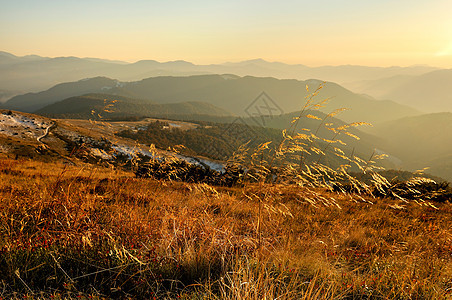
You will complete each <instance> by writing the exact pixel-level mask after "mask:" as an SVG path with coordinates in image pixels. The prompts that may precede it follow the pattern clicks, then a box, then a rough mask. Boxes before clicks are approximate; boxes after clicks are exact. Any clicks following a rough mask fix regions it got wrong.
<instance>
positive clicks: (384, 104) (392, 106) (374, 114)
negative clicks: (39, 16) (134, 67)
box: [3, 75, 419, 122]
mask: <svg viewBox="0 0 452 300" xmlns="http://www.w3.org/2000/svg"><path fill="white" fill-rule="evenodd" d="M322 84H323V83H322V82H321V81H318V80H307V81H299V80H295V79H290V80H289V79H284V80H282V79H276V78H270V77H267V78H262V77H251V76H245V77H239V76H236V75H197V76H182V77H173V76H163V77H150V78H147V79H143V80H141V81H134V82H120V81H118V80H113V79H109V78H105V77H96V78H90V79H84V80H80V81H76V82H68V83H63V84H59V85H56V86H54V87H52V88H50V89H48V90H46V91H42V92H39V93H28V94H25V95H19V96H15V97H13V98H11V99H10V100H8V101H7V102H6V103H5V104H4V105H3V107H4V108H8V109H14V110H19V111H25V112H35V111H37V110H39V109H41V108H44V107H45V106H47V105H49V104H53V103H55V102H58V101H61V100H64V99H66V98H69V97H75V96H80V95H84V94H87V93H108V94H113V95H118V96H125V97H131V98H136V99H143V100H149V101H152V102H153V103H159V104H168V103H178V102H205V103H209V104H212V105H214V106H216V107H218V108H220V109H223V110H226V111H228V112H230V113H232V114H235V115H239V116H246V115H252V114H256V113H258V114H266V113H268V112H269V111H270V110H273V111H272V113H273V114H281V113H284V112H292V111H297V110H300V109H301V108H302V107H303V105H304V103H305V101H306V99H305V97H307V96H308V95H309V93H310V92H314V91H315V90H316V89H317V88H318V87H319V86H320V85H322ZM307 86H308V87H309V90H310V92H308V91H307V88H306V87H307ZM263 92H265V93H266V94H265V97H266V98H268V99H266V100H265V101H267V102H268V103H267V102H266V105H263V102H262V101H263V100H261V99H259V97H260V96H261V95H262V93H263ZM327 98H330V101H329V102H327V103H326V104H325V105H324V107H321V108H320V111H322V112H325V113H330V112H332V111H334V110H336V109H339V108H349V110H346V111H344V112H343V113H341V115H340V118H341V119H342V120H344V121H347V122H355V121H366V122H382V121H387V120H392V119H397V118H400V117H405V116H413V115H417V114H419V112H418V111H416V110H415V109H412V108H410V107H408V106H404V105H400V104H397V103H395V102H393V101H377V100H375V99H373V98H371V97H368V96H363V95H358V94H354V93H352V92H351V91H349V90H347V89H345V88H343V87H341V86H339V85H338V84H335V83H332V82H326V83H324V84H323V88H321V89H320V91H319V93H318V95H317V96H316V97H315V99H314V100H315V101H321V100H323V99H327ZM257 110H260V112H258V111H257Z"/></svg>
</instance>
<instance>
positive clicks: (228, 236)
mask: <svg viewBox="0 0 452 300" xmlns="http://www.w3.org/2000/svg"><path fill="white" fill-rule="evenodd" d="M332 196H334V201H331V200H330V199H331V197H332ZM0 197H1V201H0V251H1V254H0V297H2V298H5V299H6V298H11V297H19V296H21V297H22V296H24V295H25V296H28V297H30V298H36V299H37V298H40V297H41V298H49V297H57V298H58V297H59V298H76V297H82V298H83V297H85V298H89V297H94V298H96V297H97V298H102V297H111V298H128V297H130V298H147V299H149V298H151V299H152V298H153V297H155V298H157V299H173V298H184V299H449V298H451V297H452V230H451V228H452V214H451V213H452V205H451V204H450V202H445V203H438V204H436V206H437V207H438V209H434V208H432V207H430V206H426V205H418V204H415V203H405V202H401V201H398V200H390V199H372V198H365V197H364V198H363V199H359V200H358V199H355V198H353V196H350V195H346V194H330V192H328V191H326V190H324V189H314V188H312V187H311V188H309V189H308V188H302V187H297V186H289V185H276V184H273V185H271V184H263V183H260V184H248V185H246V186H245V187H240V188H214V187H211V186H208V185H206V184H188V183H182V182H163V181H156V180H152V179H136V178H134V177H133V174H131V173H127V172H121V171H115V170H110V169H102V168H95V167H89V168H88V167H86V168H84V167H80V166H79V167H75V166H66V165H62V164H56V163H55V164H48V163H41V162H35V161H29V160H12V159H8V158H4V157H3V158H2V159H1V160H0ZM363 200H366V201H363ZM15 293H16V294H15Z"/></svg>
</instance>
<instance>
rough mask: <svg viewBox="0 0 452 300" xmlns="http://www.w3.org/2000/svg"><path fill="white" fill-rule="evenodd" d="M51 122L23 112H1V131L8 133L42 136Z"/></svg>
mask: <svg viewBox="0 0 452 300" xmlns="http://www.w3.org/2000/svg"><path fill="white" fill-rule="evenodd" d="M50 125H51V123H50V122H46V121H43V120H39V119H36V118H30V117H27V116H24V115H21V114H17V113H12V114H6V113H0V133H3V134H6V135H10V136H12V135H28V136H31V135H33V136H40V135H41V134H42V132H43V131H45V129H46V128H47V127H49V126H50Z"/></svg>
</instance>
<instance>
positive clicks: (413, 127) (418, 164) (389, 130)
mask: <svg viewBox="0 0 452 300" xmlns="http://www.w3.org/2000/svg"><path fill="white" fill-rule="evenodd" d="M368 132H370V133H372V134H374V135H377V136H379V137H380V138H381V141H382V143H381V144H380V147H381V148H382V149H384V150H385V151H387V152H389V153H391V154H393V155H395V156H396V157H398V158H400V159H401V160H402V161H401V165H400V167H401V168H403V169H408V170H411V171H415V170H419V169H423V168H425V167H429V169H428V171H427V172H429V173H432V174H435V175H437V176H441V177H443V178H445V179H448V180H449V181H450V180H452V152H451V149H452V113H434V114H425V115H420V116H414V117H407V118H402V119H399V120H394V121H389V122H386V123H383V124H378V125H376V126H375V127H373V128H369V129H368Z"/></svg>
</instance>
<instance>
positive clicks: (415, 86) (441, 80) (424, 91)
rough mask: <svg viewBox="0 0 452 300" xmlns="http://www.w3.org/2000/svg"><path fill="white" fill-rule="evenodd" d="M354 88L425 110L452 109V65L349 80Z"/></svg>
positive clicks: (378, 97) (354, 89) (351, 87)
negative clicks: (377, 77)
mask: <svg viewBox="0 0 452 300" xmlns="http://www.w3.org/2000/svg"><path fill="white" fill-rule="evenodd" d="M346 86H347V87H349V88H350V89H351V90H353V91H356V92H359V93H365V94H368V95H370V96H372V97H375V98H377V99H389V100H393V101H396V102H398V103H401V104H405V105H409V106H411V107H414V108H416V109H419V110H421V111H424V112H431V113H432V112H444V111H448V112H452V69H444V70H436V71H433V72H429V73H426V74H422V75H417V76H414V75H398V76H393V77H388V78H382V79H378V80H367V81H360V82H354V83H349V84H346Z"/></svg>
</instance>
